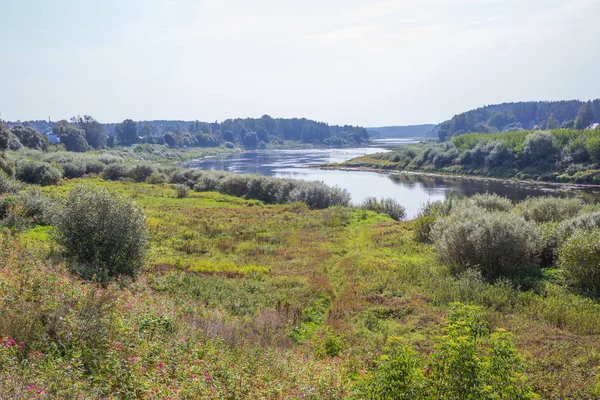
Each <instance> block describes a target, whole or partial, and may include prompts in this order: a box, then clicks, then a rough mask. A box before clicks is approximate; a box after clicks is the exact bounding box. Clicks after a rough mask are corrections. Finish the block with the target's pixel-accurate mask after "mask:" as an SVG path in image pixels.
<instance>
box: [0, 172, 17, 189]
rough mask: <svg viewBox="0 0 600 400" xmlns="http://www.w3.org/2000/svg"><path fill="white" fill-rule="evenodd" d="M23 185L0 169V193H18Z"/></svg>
mask: <svg viewBox="0 0 600 400" xmlns="http://www.w3.org/2000/svg"><path fill="white" fill-rule="evenodd" d="M21 187H22V185H21V184H20V183H19V182H17V181H15V180H14V179H12V178H10V177H9V176H8V175H6V174H5V173H4V172H2V171H0V194H4V193H16V192H18V191H19V190H21Z"/></svg>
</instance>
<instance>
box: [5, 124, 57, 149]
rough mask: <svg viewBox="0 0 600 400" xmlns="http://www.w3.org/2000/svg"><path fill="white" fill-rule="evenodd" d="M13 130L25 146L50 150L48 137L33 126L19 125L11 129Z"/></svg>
mask: <svg viewBox="0 0 600 400" xmlns="http://www.w3.org/2000/svg"><path fill="white" fill-rule="evenodd" d="M11 132H12V134H13V135H15V136H16V137H17V138H18V139H19V141H20V142H21V144H23V146H25V147H29V148H31V149H37V150H44V151H46V150H48V145H49V143H48V138H47V137H46V136H44V135H42V134H40V133H39V132H38V131H36V130H35V129H33V128H31V127H24V126H22V125H17V126H15V127H13V128H12V129H11Z"/></svg>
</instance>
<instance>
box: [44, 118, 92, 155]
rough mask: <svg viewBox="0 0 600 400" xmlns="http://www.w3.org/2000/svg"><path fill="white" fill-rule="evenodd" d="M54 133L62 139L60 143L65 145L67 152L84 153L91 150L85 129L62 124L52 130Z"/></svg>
mask: <svg viewBox="0 0 600 400" xmlns="http://www.w3.org/2000/svg"><path fill="white" fill-rule="evenodd" d="M52 131H53V133H54V134H55V135H57V136H58V137H59V138H60V142H61V143H63V144H64V145H65V147H66V148H67V151H75V152H78V153H83V152H85V151H87V150H88V149H89V145H88V143H87V141H86V140H85V132H84V130H83V129H79V128H76V127H74V126H71V125H64V124H61V125H59V126H55V127H54V128H52Z"/></svg>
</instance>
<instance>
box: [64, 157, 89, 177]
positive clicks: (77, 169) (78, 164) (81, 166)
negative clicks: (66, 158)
mask: <svg viewBox="0 0 600 400" xmlns="http://www.w3.org/2000/svg"><path fill="white" fill-rule="evenodd" d="M62 170H63V177H65V178H68V179H72V178H81V177H82V176H83V175H85V173H86V165H85V163H83V162H82V161H72V162H67V163H64V164H62Z"/></svg>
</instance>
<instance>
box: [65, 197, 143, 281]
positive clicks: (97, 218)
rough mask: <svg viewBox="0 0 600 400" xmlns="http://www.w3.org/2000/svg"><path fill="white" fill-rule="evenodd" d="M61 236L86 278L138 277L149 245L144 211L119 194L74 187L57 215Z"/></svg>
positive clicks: (69, 256)
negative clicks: (81, 266) (80, 265)
mask: <svg viewBox="0 0 600 400" xmlns="http://www.w3.org/2000/svg"><path fill="white" fill-rule="evenodd" d="M56 220H57V221H56V226H57V239H58V242H59V243H60V244H62V245H63V246H64V248H65V250H66V255H67V257H68V258H70V259H71V260H72V261H75V262H77V263H80V264H82V265H83V266H84V267H85V268H83V269H81V270H80V272H81V273H82V274H83V275H84V276H85V277H88V278H89V277H91V276H93V275H96V276H97V278H99V279H101V280H104V279H106V278H109V277H114V276H119V275H126V276H134V275H135V274H136V272H137V271H138V270H139V269H140V268H141V266H142V262H143V258H144V254H145V251H146V247H147V241H148V239H147V233H146V225H145V217H144V214H143V212H142V211H141V210H140V209H139V208H138V207H137V206H136V205H135V204H134V203H133V202H132V201H130V200H127V199H125V198H123V197H121V196H119V195H118V194H117V193H114V192H109V191H106V190H101V189H97V188H94V187H89V186H79V187H77V188H75V189H73V190H72V191H71V192H70V193H69V195H68V198H67V200H66V203H65V205H64V207H63V208H62V210H60V211H59V212H58V215H57V218H56Z"/></svg>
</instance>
